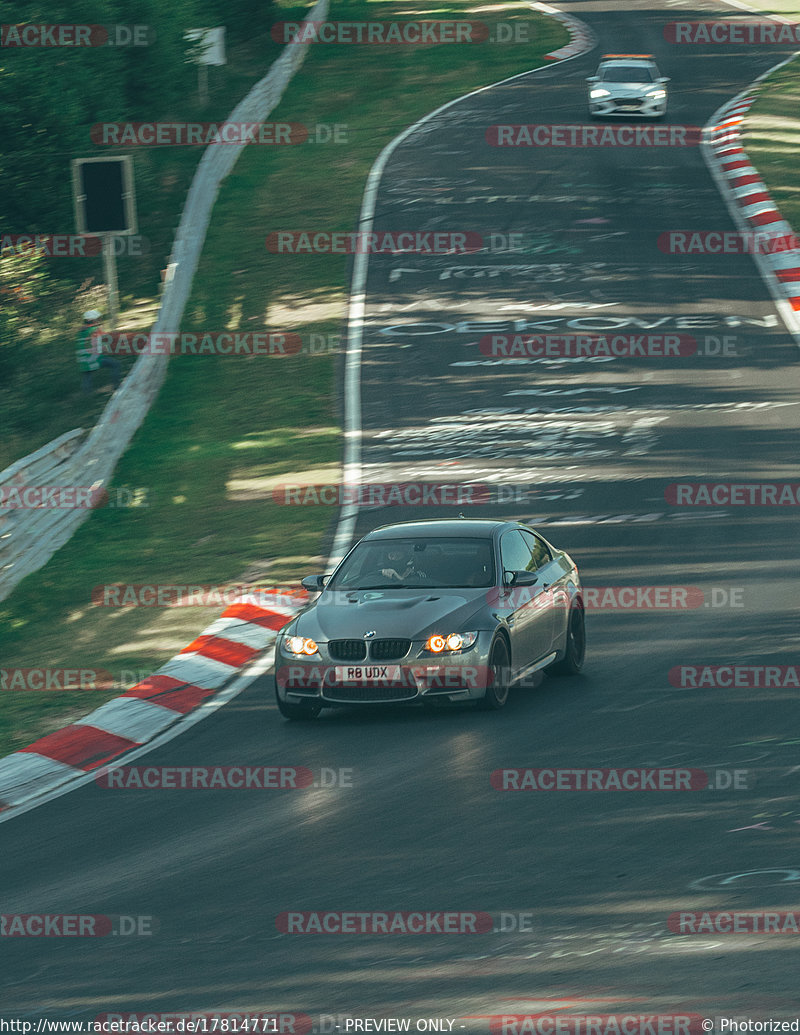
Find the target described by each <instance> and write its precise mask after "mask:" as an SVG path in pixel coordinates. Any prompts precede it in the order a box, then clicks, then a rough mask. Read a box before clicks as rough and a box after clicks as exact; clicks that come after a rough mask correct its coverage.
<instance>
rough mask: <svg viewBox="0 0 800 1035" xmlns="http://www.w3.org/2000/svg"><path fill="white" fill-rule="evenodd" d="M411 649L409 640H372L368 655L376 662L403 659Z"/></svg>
mask: <svg viewBox="0 0 800 1035" xmlns="http://www.w3.org/2000/svg"><path fill="white" fill-rule="evenodd" d="M410 647H411V640H373V641H372V643H371V644H370V645H369V654H370V657H371V658H374V659H375V660H376V661H389V660H391V659H397V658H404V657H405V656H406V654H408V651H409V648H410Z"/></svg>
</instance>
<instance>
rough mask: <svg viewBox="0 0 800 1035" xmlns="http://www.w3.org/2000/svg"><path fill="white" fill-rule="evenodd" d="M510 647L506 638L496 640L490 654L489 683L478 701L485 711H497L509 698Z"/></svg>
mask: <svg viewBox="0 0 800 1035" xmlns="http://www.w3.org/2000/svg"><path fill="white" fill-rule="evenodd" d="M510 675H511V673H510V668H509V657H508V647H506V645H505V641H504V640H495V643H494V646H493V647H492V652H491V654H490V655H489V685H488V686H487V687H486V694H485V695H484V696H483V697H482V698H481V699H480V700H479V701H478V707H479V708H480V709H481V710H482V711H485V712H496V711H498V710H499V709H500V708H502V707H503V705H504V704H505V703H506V701H507V700H508V684H509V682H510Z"/></svg>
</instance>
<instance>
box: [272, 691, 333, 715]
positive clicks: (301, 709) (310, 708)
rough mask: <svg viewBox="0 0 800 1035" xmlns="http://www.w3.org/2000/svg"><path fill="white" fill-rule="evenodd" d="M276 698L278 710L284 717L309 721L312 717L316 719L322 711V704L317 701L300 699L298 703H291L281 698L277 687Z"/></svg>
mask: <svg viewBox="0 0 800 1035" xmlns="http://www.w3.org/2000/svg"><path fill="white" fill-rule="evenodd" d="M275 700H276V701H277V702H278V711H279V712H280V713H281V715H282V716H283V717H284V719H294V720H296V721H298V722H308V721H309V720H310V719H316V717H317V716H318V715H319V713H320V712H321V711H322V705H321V704H318V703H317V702H316V701H300V702H298V703H297V704H290V703H289V702H288V701H283V700H281V697H280V695H279V694H278V691H277V688H276V690H275Z"/></svg>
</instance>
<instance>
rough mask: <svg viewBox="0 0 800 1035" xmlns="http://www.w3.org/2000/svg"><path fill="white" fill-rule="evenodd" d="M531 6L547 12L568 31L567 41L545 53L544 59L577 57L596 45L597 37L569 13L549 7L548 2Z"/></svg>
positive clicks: (554, 59) (556, 59) (562, 59)
mask: <svg viewBox="0 0 800 1035" xmlns="http://www.w3.org/2000/svg"><path fill="white" fill-rule="evenodd" d="M531 7H532V8H534V10H536V11H540V12H541V13H542V14H547V15H549V16H550V17H551V18H555V19H556V21H559V22H561V23H562V25H564V26H565V28H566V29H567V32H568V33H569V43H566V44H564V46H563V47H559V49H558V50H553V51H551V52H550V53H549V54H545V56H544V57H545V61H564V60H565V59H566V58H571V57H577V56H578V54H585V53H586V52H587V51H588V50H594V48H595V47H596V46H597V37H596V36H595V34H594V33H593V32H592V30H591V29H590V28H589V26H588V25H585V24H584V23H583V22H582V21H579V20H578V19H577V18H574V17H573V16H572V15H571V14H564V12H563V11H559V10H557V9H556V8H555V7H551V6H550V4H545V3H538V2H534V3H532V4H531Z"/></svg>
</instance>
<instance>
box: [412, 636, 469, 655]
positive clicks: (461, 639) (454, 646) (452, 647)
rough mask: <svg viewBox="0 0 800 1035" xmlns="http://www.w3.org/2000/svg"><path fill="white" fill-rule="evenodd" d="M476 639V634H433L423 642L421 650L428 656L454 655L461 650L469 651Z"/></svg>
mask: <svg viewBox="0 0 800 1035" xmlns="http://www.w3.org/2000/svg"><path fill="white" fill-rule="evenodd" d="M477 638H478V634H477V633H476V632H468V633H434V634H433V636H429V637H428V639H427V640H426V641H425V647H424V648H423V649H424V650H425V651H427V653H428V654H455V653H457V652H458V651H461V650H469V649H470V647H472V646H473V645H474V643H475V641H476V640H477Z"/></svg>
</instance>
